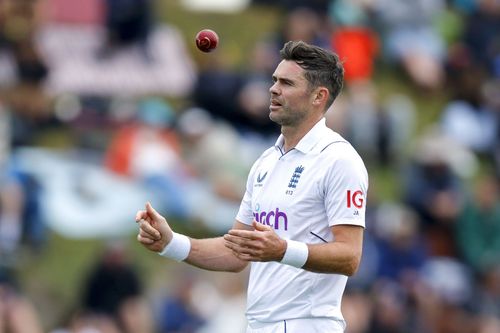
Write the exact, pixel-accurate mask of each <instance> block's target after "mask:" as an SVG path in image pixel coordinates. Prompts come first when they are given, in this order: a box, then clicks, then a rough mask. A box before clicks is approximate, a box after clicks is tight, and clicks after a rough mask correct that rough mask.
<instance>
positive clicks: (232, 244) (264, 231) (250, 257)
mask: <svg viewBox="0 0 500 333" xmlns="http://www.w3.org/2000/svg"><path fill="white" fill-rule="evenodd" d="M253 227H254V228H255V230H241V229H231V230H229V232H228V233H227V234H226V235H224V240H225V242H224V245H225V246H226V247H227V248H228V249H230V250H232V251H233V254H234V255H235V256H236V257H237V258H239V259H241V260H246V261H280V260H281V259H282V258H283V256H284V255H285V251H286V247H287V243H286V241H285V240H284V239H282V238H281V237H279V236H278V235H277V234H276V233H275V232H274V230H273V229H272V228H271V227H270V226H268V225H264V224H261V223H259V222H257V221H253Z"/></svg>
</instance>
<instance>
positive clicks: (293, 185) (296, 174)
mask: <svg viewBox="0 0 500 333" xmlns="http://www.w3.org/2000/svg"><path fill="white" fill-rule="evenodd" d="M302 171H304V167H303V166H302V165H300V166H298V167H296V168H295V171H294V172H293V175H292V178H290V182H289V183H288V188H297V184H298V183H299V179H300V176H301V175H302Z"/></svg>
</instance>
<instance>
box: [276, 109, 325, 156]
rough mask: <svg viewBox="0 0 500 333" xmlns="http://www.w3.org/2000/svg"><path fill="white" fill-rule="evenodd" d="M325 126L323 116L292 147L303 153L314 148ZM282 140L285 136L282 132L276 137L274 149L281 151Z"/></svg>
mask: <svg viewBox="0 0 500 333" xmlns="http://www.w3.org/2000/svg"><path fill="white" fill-rule="evenodd" d="M325 128H327V127H326V119H325V118H324V117H323V118H321V119H320V120H319V121H318V122H317V123H316V125H314V126H313V128H311V129H310V130H309V132H307V133H306V135H304V137H303V138H302V139H300V141H299V143H297V145H296V146H295V147H294V149H297V150H299V151H301V152H303V153H304V154H307V153H308V152H310V151H311V150H312V149H313V148H314V146H315V145H316V144H317V143H318V141H319V140H320V139H321V137H322V135H321V134H322V133H323V131H324V129H325ZM284 140H285V138H284V136H283V134H281V135H280V136H279V137H278V140H276V143H275V145H274V146H275V148H276V149H279V150H280V151H282V152H283V146H284Z"/></svg>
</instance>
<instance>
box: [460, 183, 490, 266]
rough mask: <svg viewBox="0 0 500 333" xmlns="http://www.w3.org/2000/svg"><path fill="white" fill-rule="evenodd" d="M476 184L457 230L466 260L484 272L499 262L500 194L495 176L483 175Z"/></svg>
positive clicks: (466, 203) (462, 211) (461, 213)
mask: <svg viewBox="0 0 500 333" xmlns="http://www.w3.org/2000/svg"><path fill="white" fill-rule="evenodd" d="M474 187H475V190H474V193H473V196H472V197H471V198H469V199H468V200H467V201H466V202H465V204H464V208H463V209H462V210H461V212H460V215H459V216H458V220H457V227H456V229H455V230H456V232H455V233H456V237H457V244H458V246H459V249H460V254H461V255H462V257H463V259H464V261H465V262H466V263H467V264H468V265H469V266H470V267H471V268H472V269H474V270H475V271H476V272H477V273H481V272H485V271H488V270H491V269H492V267H495V266H497V265H500V257H499V255H498V254H499V253H500V196H499V192H498V182H497V180H496V179H495V178H494V177H493V176H492V175H487V176H483V177H482V178H481V179H480V180H479V181H478V182H477V183H476V184H475V186H474Z"/></svg>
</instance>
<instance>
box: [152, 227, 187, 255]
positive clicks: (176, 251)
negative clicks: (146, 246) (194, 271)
mask: <svg viewBox="0 0 500 333" xmlns="http://www.w3.org/2000/svg"><path fill="white" fill-rule="evenodd" d="M190 251H191V241H190V240H189V238H188V237H187V236H185V235H182V234H178V233H176V232H174V233H173V236H172V239H171V240H170V243H168V244H167V246H165V248H164V249H163V250H162V251H161V252H158V254H159V255H161V256H162V257H166V258H170V259H174V260H176V261H183V260H184V259H186V258H187V257H188V255H189V252H190Z"/></svg>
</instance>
